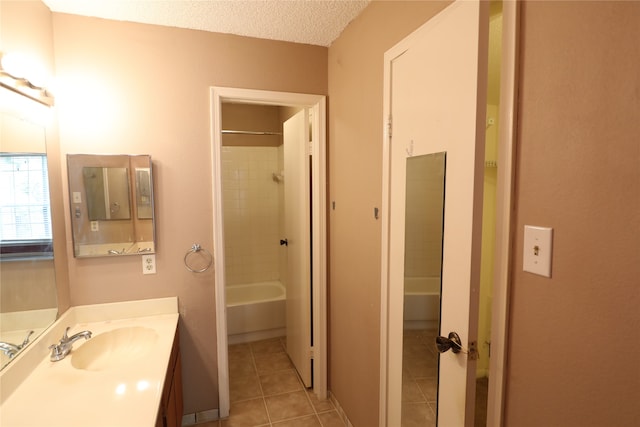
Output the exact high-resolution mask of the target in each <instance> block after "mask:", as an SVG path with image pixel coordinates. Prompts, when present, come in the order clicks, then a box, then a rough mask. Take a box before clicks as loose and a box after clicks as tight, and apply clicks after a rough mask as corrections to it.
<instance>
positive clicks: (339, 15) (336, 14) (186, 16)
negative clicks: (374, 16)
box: [43, 0, 371, 46]
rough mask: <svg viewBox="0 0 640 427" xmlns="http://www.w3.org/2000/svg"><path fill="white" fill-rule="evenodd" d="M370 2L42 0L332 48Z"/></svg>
mask: <svg viewBox="0 0 640 427" xmlns="http://www.w3.org/2000/svg"><path fill="white" fill-rule="evenodd" d="M370 1H371V0H43V2H44V3H45V4H46V5H47V6H48V7H49V9H51V11H53V12H61V13H69V14H73V15H83V16H92V17H97V18H104V19H113V20H118V21H129V22H139V23H144V24H155V25H165V26H169V27H178V28H188V29H194V30H203V31H211V32H216V33H227V34H236V35H240V36H247V37H257V38H263V39H271V40H282V41H289V42H294V43H304V44H312V45H318V46H330V45H331V43H332V42H333V41H334V40H335V39H336V38H338V36H339V35H340V33H342V31H343V30H344V28H345V27H346V26H347V25H348V24H349V23H350V22H351V21H352V20H353V19H354V18H355V17H357V16H358V15H359V14H360V12H362V10H363V9H364V8H365V7H366V6H367V5H368V4H369V2H370Z"/></svg>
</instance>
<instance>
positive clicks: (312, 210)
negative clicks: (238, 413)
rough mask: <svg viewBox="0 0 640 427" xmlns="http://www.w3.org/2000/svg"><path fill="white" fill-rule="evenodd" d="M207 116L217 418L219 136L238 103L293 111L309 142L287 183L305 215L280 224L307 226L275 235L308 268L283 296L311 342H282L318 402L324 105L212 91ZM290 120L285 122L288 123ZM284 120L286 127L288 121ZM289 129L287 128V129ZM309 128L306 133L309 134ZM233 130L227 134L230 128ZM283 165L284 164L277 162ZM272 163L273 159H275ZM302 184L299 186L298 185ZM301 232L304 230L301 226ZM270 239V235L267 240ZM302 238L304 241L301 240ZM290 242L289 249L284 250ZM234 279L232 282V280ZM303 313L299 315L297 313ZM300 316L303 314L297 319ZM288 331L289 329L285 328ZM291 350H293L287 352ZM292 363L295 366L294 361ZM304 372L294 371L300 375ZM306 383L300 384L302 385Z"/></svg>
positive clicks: (322, 348) (224, 371)
mask: <svg viewBox="0 0 640 427" xmlns="http://www.w3.org/2000/svg"><path fill="white" fill-rule="evenodd" d="M211 102H212V106H211V111H212V118H211V123H212V150H211V153H212V179H213V200H214V236H213V241H214V250H215V254H216V256H215V260H214V265H215V281H216V287H215V296H216V332H217V346H218V350H217V355H218V386H219V415H220V417H221V418H223V417H227V416H228V415H229V409H230V396H229V362H228V353H227V346H228V337H227V334H228V322H227V310H228V304H227V288H226V285H227V278H228V277H227V274H226V266H225V260H226V249H227V248H226V247H225V230H224V218H225V216H224V212H225V211H224V209H225V207H224V201H223V184H222V178H223V173H224V172H223V166H222V161H223V157H224V156H223V152H222V145H223V141H222V136H223V131H225V129H224V128H223V126H222V114H223V113H222V112H223V104H229V103H231V104H244V105H251V106H265V107H267V106H271V107H273V106H279V107H284V108H288V109H294V110H296V111H298V112H299V113H300V114H297V115H294V117H295V116H297V117H298V121H300V120H301V121H302V123H301V124H300V123H298V124H297V126H293V127H294V128H295V129H297V130H294V131H293V132H298V133H299V134H303V136H304V137H305V138H306V139H307V140H308V141H309V143H308V144H306V143H305V144H304V145H301V144H298V148H300V149H301V151H298V153H297V154H293V156H298V157H297V159H298V160H295V162H296V163H297V166H299V167H300V170H301V171H302V172H300V171H299V173H301V174H302V175H298V178H295V177H290V178H291V179H289V181H291V183H293V184H295V183H297V184H298V189H297V190H294V191H303V193H304V197H303V200H300V204H301V206H303V211H304V206H305V205H306V207H307V209H306V213H305V212H303V213H302V214H300V215H299V219H298V220H295V219H293V220H291V221H289V219H290V218H288V220H287V221H285V222H292V223H296V221H297V223H298V224H305V223H306V224H307V225H306V232H305V231H302V232H300V233H298V236H300V235H302V236H301V237H294V238H293V241H291V240H290V239H288V238H287V236H281V238H280V239H278V240H282V242H283V245H284V246H286V247H288V249H286V250H287V251H291V249H292V248H291V247H295V246H296V245H297V246H298V247H301V248H303V249H301V250H302V253H304V252H305V251H306V255H303V258H304V262H302V261H297V262H296V261H294V262H293V264H294V265H298V266H300V264H301V263H302V264H305V263H306V264H307V265H308V267H307V268H306V269H305V268H304V267H303V268H302V270H301V272H299V275H300V277H303V278H304V280H305V281H306V282H308V283H309V286H304V284H303V286H302V287H301V288H299V289H297V290H296V289H292V290H291V291H290V292H289V294H290V295H292V296H294V299H291V298H290V297H287V305H289V309H287V316H289V314H290V313H296V314H298V316H300V312H301V311H300V310H298V309H299V307H301V306H304V305H306V306H308V309H309V310H308V311H307V313H309V315H308V316H306V321H307V322H308V325H309V328H308V330H306V333H308V334H309V335H310V334H311V330H312V331H313V340H312V342H311V341H309V342H305V340H304V339H302V340H295V339H294V338H292V341H291V342H292V343H293V342H294V341H295V342H297V343H298V344H289V338H288V339H287V347H292V348H291V349H288V351H289V350H291V352H290V353H289V354H290V356H291V355H292V354H293V357H292V360H293V359H295V358H297V357H298V356H299V357H301V358H303V359H302V360H303V361H302V362H300V365H301V366H303V365H305V364H306V363H305V362H304V360H305V359H306V360H307V361H308V363H309V365H311V363H312V364H313V370H312V372H311V369H309V372H308V373H307V374H305V373H303V372H301V377H303V376H305V375H307V376H308V378H309V381H308V383H309V384H308V385H311V383H312V384H313V391H314V393H315V394H316V395H317V396H318V398H320V399H325V398H326V395H327V380H326V369H327V368H326V366H327V362H326V214H325V212H326V185H325V182H326V160H325V159H326V157H325V151H326V132H325V127H326V111H325V110H326V106H325V105H326V101H325V97H324V96H320V95H306V94H294V93H286V92H270V91H259V90H249V89H237V88H224V87H212V88H211ZM294 117H292V118H291V119H290V120H293V119H294ZM290 120H288V121H287V123H289V122H290ZM288 127H291V126H288ZM309 129H310V131H309ZM232 130H233V129H232ZM289 160H290V161H291V159H289ZM283 161H286V160H283ZM276 163H277V160H276ZM272 173H273V175H272V179H273V182H274V183H275V184H281V183H282V182H283V181H284V182H286V181H287V178H289V177H288V173H287V172H285V174H282V173H281V170H279V169H278V168H276V170H274V171H273V172H272ZM301 183H302V184H301ZM303 227H304V226H303ZM271 237H273V236H271ZM305 239H306V240H305ZM289 243H291V247H289ZM234 280H236V279H234ZM302 313H304V311H302ZM302 316H303V317H304V314H302ZM290 329H292V328H290ZM293 347H296V348H293ZM294 364H296V362H295V360H294ZM302 370H304V369H302V368H301V369H300V371H302ZM305 384H306V382H305Z"/></svg>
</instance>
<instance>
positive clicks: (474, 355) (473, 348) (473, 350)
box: [467, 341, 480, 360]
mask: <svg viewBox="0 0 640 427" xmlns="http://www.w3.org/2000/svg"><path fill="white" fill-rule="evenodd" d="M467 357H468V359H469V360H478V359H479V358H480V353H478V342H477V341H471V342H470V343H469V355H468V356H467Z"/></svg>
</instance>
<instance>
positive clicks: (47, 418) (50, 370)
mask: <svg viewBox="0 0 640 427" xmlns="http://www.w3.org/2000/svg"><path fill="white" fill-rule="evenodd" d="M154 302H157V303H159V305H158V304H154ZM140 307H145V308H144V309H140ZM177 325H178V311H177V299H175V298H171V299H167V298H165V299H161V300H147V301H143V302H141V305H140V306H136V304H135V302H128V303H124V305H119V304H100V305H95V306H83V307H73V308H71V309H69V311H67V313H65V315H63V316H62V317H61V318H60V319H59V320H58V321H57V322H56V324H55V325H54V326H53V327H52V328H50V329H49V330H48V331H47V332H46V333H45V334H44V335H43V336H41V337H39V338H38V340H37V341H36V342H34V343H33V348H32V349H31V348H30V347H27V351H26V352H24V353H25V354H20V355H19V356H18V357H16V359H17V360H15V361H13V362H12V363H11V364H10V365H9V366H8V367H7V369H5V370H3V371H2V377H0V381H1V382H2V383H1V384H0V387H2V388H3V389H4V388H5V387H4V386H5V385H7V388H8V389H7V390H2V394H3V396H2V406H0V425H2V427H14V426H15V427H18V426H34V427H35V426H38V427H41V426H52V427H56V426H60V427H62V426H64V427H75V426H78V427H80V426H81V427H88V426H96V427H97V426H105V427H106V426H108V427H116V426H117V427H125V426H131V427H145V426H148V427H154V426H155V425H156V419H157V415H158V408H159V406H160V400H161V397H162V390H163V386H164V380H165V376H166V372H167V367H168V363H169V357H170V355H171V349H172V346H173V339H174V336H175V331H176V328H177ZM67 326H71V329H70V330H69V336H71V335H72V334H75V333H77V332H80V331H84V330H90V331H91V332H92V338H91V340H94V339H96V338H97V337H99V336H100V335H101V334H103V333H106V332H109V331H112V330H115V329H119V328H131V327H134V328H148V329H152V330H153V331H155V333H156V334H157V338H156V339H154V340H153V341H152V343H151V344H150V346H151V347H150V351H148V352H144V355H143V356H140V355H139V354H138V355H136V354H133V355H132V357H131V358H130V360H129V359H128V360H127V362H126V363H115V364H113V365H109V366H107V367H104V368H102V369H99V370H85V369H78V368H76V367H74V366H73V364H72V361H73V356H74V352H75V353H76V354H78V355H79V354H80V353H81V352H79V350H80V349H81V348H82V346H83V345H85V344H87V343H90V342H91V340H87V341H85V340H84V339H80V340H78V341H76V342H75V344H74V345H73V349H74V350H73V351H72V352H71V353H70V354H69V355H67V357H65V358H64V359H63V360H61V361H58V362H51V361H50V360H49V354H50V353H49V351H48V350H47V349H46V348H47V347H48V345H50V344H53V343H57V342H58V340H59V339H60V337H61V336H62V332H64V329H65V328H66V327H67ZM43 348H44V349H45V350H46V352H45V353H44V354H43V351H42V349H43ZM32 350H33V351H35V353H36V355H35V356H34V355H29V354H28V353H29V352H30V351H32ZM127 354H129V353H127ZM43 356H44V357H43ZM19 359H22V360H19ZM24 362H26V363H24ZM20 363H24V365H27V366H24V365H23V366H21V365H20ZM29 364H32V366H28V365H29ZM9 368H10V369H9ZM11 370H13V372H5V371H11ZM7 373H9V374H10V375H6V374H7ZM14 377H15V378H14ZM16 378H17V379H16Z"/></svg>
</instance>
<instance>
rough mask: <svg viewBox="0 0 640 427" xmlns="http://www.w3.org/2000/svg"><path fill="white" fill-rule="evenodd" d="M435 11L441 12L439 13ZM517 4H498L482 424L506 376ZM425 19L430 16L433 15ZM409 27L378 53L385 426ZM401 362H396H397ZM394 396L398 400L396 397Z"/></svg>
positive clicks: (500, 402)
mask: <svg viewBox="0 0 640 427" xmlns="http://www.w3.org/2000/svg"><path fill="white" fill-rule="evenodd" d="M439 13H442V11H441V12H439ZM519 14H520V6H519V2H517V1H509V0H504V1H503V9H502V26H503V32H502V63H501V70H500V73H501V74H500V108H499V109H500V111H499V123H500V129H499V135H498V159H499V162H500V165H499V168H498V175H497V194H496V198H497V206H496V249H495V260H494V284H493V306H492V320H491V358H490V372H491V375H490V377H489V397H488V405H487V426H500V425H502V423H503V416H504V401H505V387H506V379H507V372H506V368H507V339H508V313H509V287H510V286H509V285H510V282H511V277H510V276H511V274H510V272H511V258H512V250H511V242H512V241H513V235H514V230H513V224H514V217H513V215H512V206H513V199H514V197H513V194H514V188H515V167H516V166H515V159H516V145H515V141H516V126H517V116H516V113H517V108H516V106H517V95H518V92H517V88H518V64H517V58H518V41H519V40H518V34H519ZM437 16H438V15H435V16H434V17H432V18H430V20H431V19H433V18H435V17H437ZM428 23H429V21H427V22H426V23H425V24H423V26H421V27H420V28H418V29H417V30H415V31H414V32H413V33H411V34H410V35H409V36H407V37H406V38H405V39H403V40H401V41H400V42H398V43H397V44H396V45H395V46H394V47H392V48H391V49H389V50H388V51H387V52H385V54H384V81H383V91H384V92H383V116H382V117H383V120H382V125H383V126H382V151H383V152H382V211H381V213H382V218H384V221H383V222H382V241H381V271H380V272H381V287H380V288H381V295H380V411H379V425H380V426H387V417H388V412H389V411H388V407H389V405H390V404H392V405H393V402H392V399H391V396H389V392H390V390H389V372H390V363H397V362H394V358H393V357H391V360H390V357H389V354H390V353H391V352H392V351H393V350H394V348H398V347H397V346H398V345H399V346H400V348H402V342H400V341H399V340H398V338H397V337H394V335H393V333H392V331H390V329H389V323H390V318H389V290H390V287H389V241H390V237H389V228H390V227H389V212H390V188H391V186H390V179H391V170H390V160H391V146H390V130H391V118H390V114H391V77H392V76H391V64H392V61H393V60H394V59H395V58H397V57H398V56H400V55H402V53H403V52H405V51H406V50H408V49H409V47H410V46H411V44H412V43H413V42H414V39H415V38H416V37H417V33H419V32H420V31H421V29H423V27H424V26H426V25H428ZM400 363H401V362H400ZM398 401H399V400H398Z"/></svg>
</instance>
